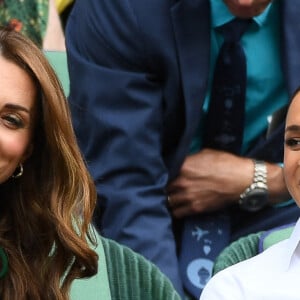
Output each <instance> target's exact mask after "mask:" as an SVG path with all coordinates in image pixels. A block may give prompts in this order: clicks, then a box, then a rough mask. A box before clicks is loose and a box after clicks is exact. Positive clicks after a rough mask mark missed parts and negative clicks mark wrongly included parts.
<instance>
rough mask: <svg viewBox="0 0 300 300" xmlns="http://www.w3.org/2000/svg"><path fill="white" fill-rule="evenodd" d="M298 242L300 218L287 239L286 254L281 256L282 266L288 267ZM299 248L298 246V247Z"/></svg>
mask: <svg viewBox="0 0 300 300" xmlns="http://www.w3.org/2000/svg"><path fill="white" fill-rule="evenodd" d="M299 242H300V218H299V219H298V221H297V223H296V225H295V228H294V230H293V232H292V234H291V236H290V238H289V239H288V241H287V249H286V252H285V253H286V255H285V256H284V257H282V259H283V266H284V267H285V269H286V270H288V269H289V267H290V264H291V261H292V259H293V257H294V255H295V254H296V250H297V247H298V245H299ZM298 248H299V247H298Z"/></svg>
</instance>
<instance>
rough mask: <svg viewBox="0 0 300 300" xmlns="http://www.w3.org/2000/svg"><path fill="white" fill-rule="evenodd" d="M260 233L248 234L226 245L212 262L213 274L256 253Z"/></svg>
mask: <svg viewBox="0 0 300 300" xmlns="http://www.w3.org/2000/svg"><path fill="white" fill-rule="evenodd" d="M261 235H262V232H258V233H253V234H249V235H248V236H245V237H242V238H240V239H238V240H237V241H235V242H233V243H231V244H230V245H229V246H228V247H226V248H225V249H224V250H223V251H222V252H221V254H220V255H219V256H218V257H217V259H216V261H215V263H214V269H213V274H216V273H218V272H219V271H221V270H223V269H225V268H227V267H229V266H231V265H234V264H236V263H238V262H240V261H243V260H245V259H248V258H250V257H252V256H254V255H256V254H257V253H258V243H259V239H260V236H261Z"/></svg>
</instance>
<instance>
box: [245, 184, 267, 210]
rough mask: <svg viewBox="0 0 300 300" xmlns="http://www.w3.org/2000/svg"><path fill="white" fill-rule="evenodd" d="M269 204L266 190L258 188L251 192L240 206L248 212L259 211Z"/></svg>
mask: <svg viewBox="0 0 300 300" xmlns="http://www.w3.org/2000/svg"><path fill="white" fill-rule="evenodd" d="M267 203H268V195H267V191H266V190H265V189H260V188H256V189H254V190H252V191H249V193H248V194H247V196H246V197H245V198H244V199H243V200H242V202H241V203H240V206H241V208H242V209H244V210H247V211H252V212H255V211H258V210H260V209H262V208H263V207H264V206H265V205H266V204H267Z"/></svg>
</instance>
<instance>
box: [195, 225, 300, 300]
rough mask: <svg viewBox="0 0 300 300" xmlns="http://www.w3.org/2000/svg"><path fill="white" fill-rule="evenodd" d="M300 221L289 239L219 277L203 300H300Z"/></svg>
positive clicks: (209, 287)
mask: <svg viewBox="0 0 300 300" xmlns="http://www.w3.org/2000/svg"><path fill="white" fill-rule="evenodd" d="M299 240H300V219H299V220H298V222H297V224H296V226H295V229H294V231H293V233H292V235H291V237H290V238H289V239H286V240H284V241H281V242H279V243H277V244H275V245H273V246H271V247H270V248H268V249H266V250H265V251H264V252H262V253H261V254H259V255H256V256H254V257H252V258H250V259H248V260H245V261H243V262H240V263H238V264H236V265H233V266H231V267H228V268H227V269H225V270H223V271H220V272H219V273H217V274H216V275H215V276H214V277H212V279H210V281H209V282H208V283H207V285H206V286H205V288H204V290H203V292H202V294H201V296H200V300H216V299H218V300H299V299H300V248H299Z"/></svg>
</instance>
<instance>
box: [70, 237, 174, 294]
mask: <svg viewBox="0 0 300 300" xmlns="http://www.w3.org/2000/svg"><path fill="white" fill-rule="evenodd" d="M97 242H98V245H97V248H96V249H95V250H96V252H97V253H98V255H99V266H98V273H97V274H96V275H95V276H93V277H91V278H88V279H78V280H75V281H74V282H73V284H72V287H71V297H70V298H71V300H97V299H98V300H121V299H122V300H180V297H179V295H178V294H177V293H176V291H175V289H174V288H173V286H172V284H171V282H170V281H169V279H167V277H166V276H165V275H163V274H162V273H161V272H160V271H159V269H158V268H157V267H156V266H154V265H153V264H152V263H151V262H149V261H148V260H146V259H145V258H144V257H142V256H141V255H139V254H137V253H135V252H133V251H132V250H130V249H129V248H127V247H125V246H121V245H120V244H118V243H116V242H114V241H112V240H109V239H105V238H103V237H100V236H97Z"/></svg>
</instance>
